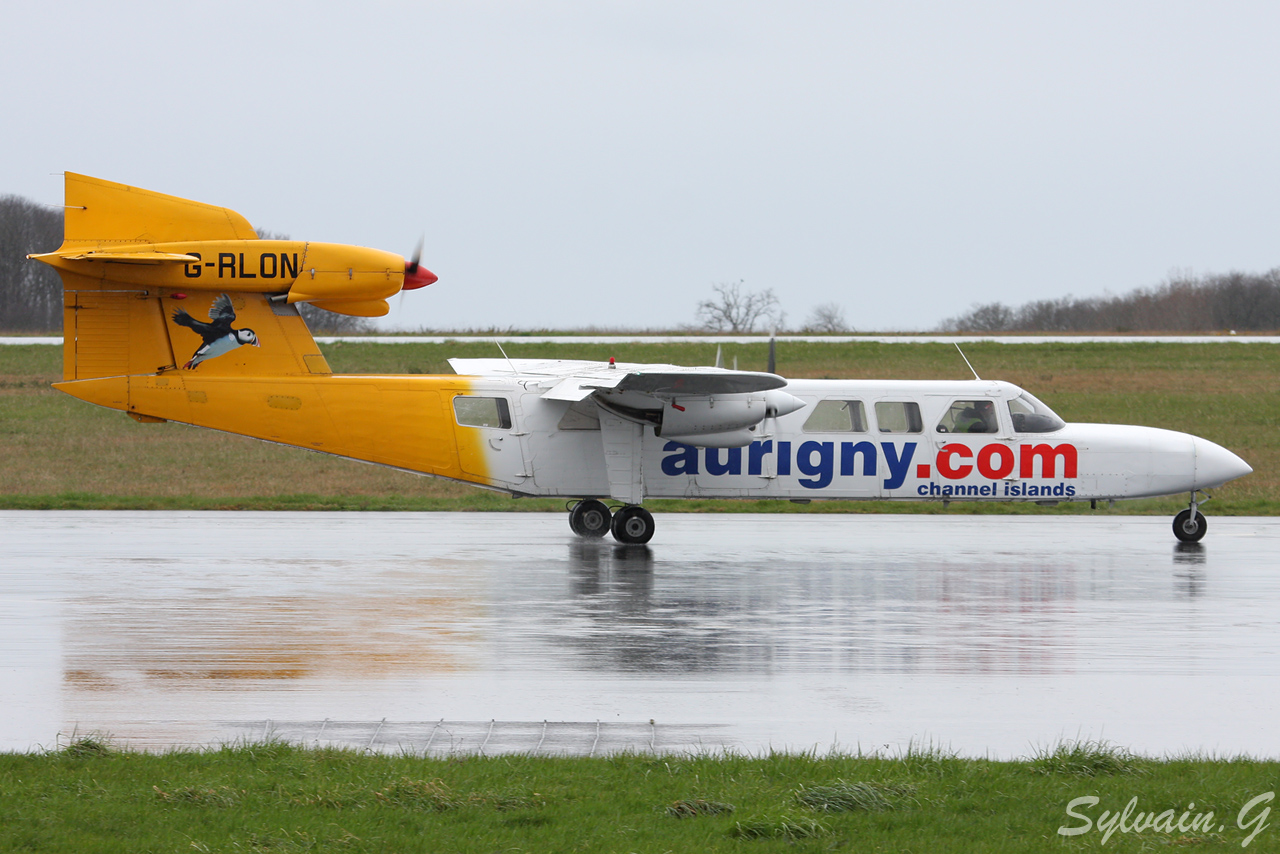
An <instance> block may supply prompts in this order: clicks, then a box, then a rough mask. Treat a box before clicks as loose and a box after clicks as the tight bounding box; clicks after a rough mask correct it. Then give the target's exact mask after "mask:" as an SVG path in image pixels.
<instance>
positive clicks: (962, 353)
mask: <svg viewBox="0 0 1280 854" xmlns="http://www.w3.org/2000/svg"><path fill="white" fill-rule="evenodd" d="M951 343H953V344H955V345H956V352H957V353H959V354H960V358H961V359H964V363H965V364H966V365H969V358H968V357H967V356H965V354H964V351H963V350H961V349H960V342H959V341H953V342H951ZM504 355H505V354H504ZM969 370H970V372H972V373H973V378H974V379H975V380H980V379H982V377H980V376H978V372H977V371H975V370H973V365H969Z"/></svg>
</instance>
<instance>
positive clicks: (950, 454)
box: [473, 376, 1252, 503]
mask: <svg viewBox="0 0 1280 854" xmlns="http://www.w3.org/2000/svg"><path fill="white" fill-rule="evenodd" d="M475 387H476V389H475V391H474V392H473V393H477V394H493V395H501V396H502V397H504V398H506V399H507V400H508V401H509V403H510V406H511V411H512V427H511V428H510V429H498V428H486V432H489V433H491V435H489V436H487V442H486V451H485V453H486V456H487V463H488V471H489V475H490V477H491V478H492V480H493V481H494V482H493V484H492V485H493V486H495V487H498V488H504V489H509V490H510V491H512V492H513V493H517V494H523V495H539V496H563V497H600V498H613V499H617V500H620V501H626V502H631V503H637V502H639V501H640V500H642V499H643V498H646V497H649V498H781V499H793V500H795V499H800V500H803V499H810V500H819V499H891V500H915V501H919V500H925V501H928V500H935V501H937V500H970V501H1037V502H1058V501H1068V500H1081V499H1085V500H1090V499H1122V498H1143V497H1148V496H1157V495H1171V494H1175V493H1183V492H1190V491H1192V490H1196V489H1203V488H1207V487H1214V486H1219V485H1221V484H1222V483H1225V482H1226V481H1228V480H1231V479H1233V478H1236V477H1240V476H1242V475H1244V474H1247V473H1249V472H1250V471H1252V469H1251V468H1250V467H1249V466H1248V465H1247V464H1246V463H1245V462H1244V461H1243V460H1241V459H1240V458H1239V457H1238V456H1236V455H1235V454H1233V453H1231V452H1230V451H1228V450H1226V449H1225V448H1222V447H1221V446H1219V445H1216V444H1214V443H1213V442H1210V441H1208V440H1205V439H1201V438H1198V437H1196V436H1192V435H1189V434H1186V433H1178V432H1174V431H1171V430H1163V429H1158V428H1153V427H1133V426H1122V425H1105V424H1065V425H1061V426H1055V428H1054V429H1049V430H1048V431H1047V432H1019V430H1017V429H1015V421H1014V415H1013V412H1012V411H1011V408H1010V401H1014V400H1015V399H1016V398H1018V397H1019V396H1020V395H1023V392H1022V390H1021V389H1020V388H1018V387H1017V386H1014V385H1012V384H1010V383H1005V382H996V381H982V380H973V381H937V382H935V381H890V380H792V381H790V382H788V383H787V385H786V388H785V392H786V393H787V394H789V395H792V396H794V397H795V398H797V399H798V400H800V401H802V402H803V403H804V406H803V407H800V408H798V409H796V410H795V411H791V412H789V413H788V414H783V415H778V416H775V417H766V418H764V419H763V420H762V421H760V422H759V423H758V424H756V425H754V426H753V427H752V428H750V439H749V444H746V445H744V446H740V447H703V446H695V445H692V444H685V443H683V442H676V441H671V440H669V439H666V438H663V437H662V436H661V435H660V433H661V430H662V427H661V425H654V424H652V423H642V422H638V420H637V419H636V418H634V417H632V418H629V417H627V414H628V413H633V410H630V409H628V408H626V407H617V408H615V407H613V406H608V408H606V407H605V406H600V405H599V404H597V403H596V402H595V399H592V398H588V399H586V400H581V401H578V402H576V403H575V402H571V401H567V400H555V399H548V398H547V397H546V395H545V388H544V387H543V386H542V385H539V384H538V383H537V382H530V381H528V380H524V381H521V380H508V379H505V378H498V377H492V376H489V377H485V378H483V379H481V380H478V381H477V382H476V383H475ZM481 389H483V391H482V390H481ZM600 399H601V400H604V401H605V402H606V406H607V405H608V400H609V395H608V394H607V393H606V394H602V395H600ZM832 401H835V402H836V403H831V402H832ZM987 401H989V403H985V402H987ZM824 402H826V403H824ZM973 403H978V404H979V405H980V407H981V408H982V410H983V411H984V412H986V413H987V418H988V422H989V423H988V424H987V425H986V426H985V427H983V428H981V429H985V430H987V431H988V432H981V433H973V432H967V430H966V431H964V432H960V430H961V429H963V428H962V427H961V426H960V425H959V424H958V423H957V422H956V421H955V420H953V417H952V416H954V415H955V413H956V412H957V411H959V409H960V408H962V405H969V404H973ZM1015 405H1016V404H1015ZM819 406H822V407H823V409H822V413H820V414H818V415H815V412H817V411H818V408H819ZM571 407H572V408H573V410H574V411H573V412H570V411H569V410H570V408H571ZM850 408H852V410H853V411H855V412H856V413H857V414H856V416H855V417H853V418H851V419H850V418H849V417H848V416H846V415H843V412H846V411H849V409H850ZM904 412H905V413H907V415H906V416H904ZM619 413H621V414H619ZM948 413H950V414H951V415H950V416H949V414H948ZM827 414H833V415H834V416H835V417H834V419H833V418H831V417H827ZM1018 423H1019V424H1024V423H1026V422H1023V421H1019V422H1018ZM1037 426H1038V427H1039V428H1040V429H1041V430H1043V429H1044V428H1045V425H1044V424H1040V425H1037Z"/></svg>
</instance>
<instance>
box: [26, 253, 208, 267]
mask: <svg viewBox="0 0 1280 854" xmlns="http://www.w3.org/2000/svg"><path fill="white" fill-rule="evenodd" d="M27 257H28V258H32V259H34V260H36V261H43V260H44V259H46V258H62V259H64V260H67V261H110V262H113V263H116V264H165V263H171V264H190V263H191V262H193V261H199V260H200V259H199V258H197V257H196V256H194V255H181V254H179V253H177V252H110V251H107V252H95V251H89V252H77V253H76V254H74V255H62V254H59V253H57V252H47V253H45V254H43V255H28V256H27Z"/></svg>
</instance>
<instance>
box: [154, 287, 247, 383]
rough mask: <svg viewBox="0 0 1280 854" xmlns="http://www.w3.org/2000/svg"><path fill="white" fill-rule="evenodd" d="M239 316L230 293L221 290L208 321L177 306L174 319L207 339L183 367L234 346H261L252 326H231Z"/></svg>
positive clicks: (194, 365)
mask: <svg viewBox="0 0 1280 854" xmlns="http://www.w3.org/2000/svg"><path fill="white" fill-rule="evenodd" d="M235 319H236V310H235V309H234V308H232V307H231V297H229V296H227V295H226V294H222V295H221V296H219V297H218V298H217V299H215V300H214V301H213V306H212V307H211V308H210V309H209V322H208V323H205V322H204V321H203V320H196V319H195V318H194V317H192V316H191V315H189V314H187V313H186V312H185V311H183V310H182V309H178V310H177V311H175V312H174V313H173V322H174V323H176V324H178V325H179V326H185V327H187V328H188V329H190V330H192V331H194V332H195V333H197V334H198V335H199V336H200V337H201V338H203V339H204V343H203V344H201V345H200V348H199V349H198V350H196V352H195V354H194V355H193V356H192V357H191V360H190V361H188V362H187V363H186V364H185V365H183V366H182V367H184V368H186V369H188V370H190V369H192V368H194V367H196V366H197V365H199V364H200V363H201V362H203V361H204V360H205V359H212V358H215V357H216V356H221V355H222V354H223V353H230V352H231V351H232V350H234V349H236V348H237V347H239V346H241V345H242V344H252V345H253V346H255V347H261V346H262V345H261V344H259V343H258V336H257V335H256V334H255V333H254V331H253V330H252V329H232V328H231V324H232V323H233V322H234V321H235Z"/></svg>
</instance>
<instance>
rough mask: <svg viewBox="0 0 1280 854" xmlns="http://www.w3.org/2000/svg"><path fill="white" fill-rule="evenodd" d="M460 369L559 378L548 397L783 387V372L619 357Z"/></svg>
mask: <svg viewBox="0 0 1280 854" xmlns="http://www.w3.org/2000/svg"><path fill="white" fill-rule="evenodd" d="M449 366H450V367H452V368H453V370H454V371H455V372H456V373H458V374H466V375H471V376H492V377H502V378H504V379H511V378H513V377H528V378H529V379H540V380H543V381H544V382H549V381H553V380H558V382H556V383H555V384H554V385H553V386H552V387H551V388H550V389H549V390H548V391H546V392H545V393H544V394H543V395H542V396H543V397H544V398H547V399H548V400H583V399H584V398H587V397H590V396H591V395H592V394H593V393H595V392H596V391H601V390H607V389H615V390H617V391H633V392H638V393H640V394H649V395H653V396H655V397H675V396H677V395H690V396H699V397H702V396H709V395H717V394H721V395H723V394H750V393H752V392H758V391H768V390H770V389H775V388H782V387H783V386H785V385H786V384H787V381H786V380H785V379H783V378H782V377H780V376H778V375H777V374H766V373H759V372H756V371H730V370H726V369H724V368H703V367H694V368H690V367H683V366H680V365H646V364H637V363H624V362H618V363H615V364H610V363H608V362H586V361H576V360H561V359H555V360H539V359H450V360H449Z"/></svg>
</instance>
